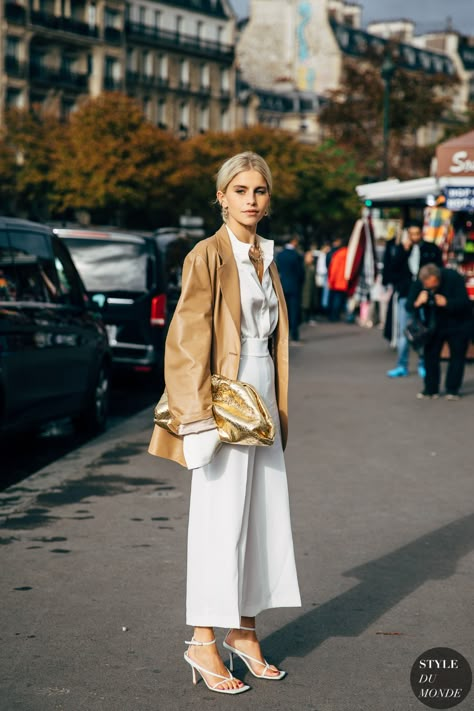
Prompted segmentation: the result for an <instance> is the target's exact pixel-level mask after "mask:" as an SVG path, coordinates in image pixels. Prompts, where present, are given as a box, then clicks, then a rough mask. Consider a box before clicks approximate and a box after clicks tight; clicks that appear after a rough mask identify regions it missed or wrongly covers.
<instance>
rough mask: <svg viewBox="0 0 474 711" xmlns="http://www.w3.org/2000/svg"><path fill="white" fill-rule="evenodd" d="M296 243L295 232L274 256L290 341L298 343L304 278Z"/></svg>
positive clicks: (302, 261) (300, 256)
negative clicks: (284, 300)
mask: <svg viewBox="0 0 474 711" xmlns="http://www.w3.org/2000/svg"><path fill="white" fill-rule="evenodd" d="M298 245H299V237H298V235H296V234H295V235H293V236H292V237H291V238H290V240H289V241H288V242H287V243H286V245H285V247H284V249H282V251H281V252H280V253H279V254H278V255H277V257H276V264H277V267H278V271H279V272H280V278H281V283H282V286H283V293H284V294H285V299H286V305H287V307H288V317H289V320H290V334H291V341H292V343H298V342H299V340H300V336H299V326H300V315H301V314H300V312H301V290H302V288H303V283H304V278H305V272H304V260H303V257H302V255H301V254H300V253H299V252H298Z"/></svg>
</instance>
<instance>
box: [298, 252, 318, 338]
mask: <svg viewBox="0 0 474 711" xmlns="http://www.w3.org/2000/svg"><path fill="white" fill-rule="evenodd" d="M315 299H316V264H315V261H314V254H313V250H312V249H308V250H307V251H306V252H305V253H304V282H303V290H302V294H301V314H302V316H301V320H302V322H303V323H308V324H310V325H311V326H314V325H315V323H316V321H315V320H314V318H313V317H314V304H315Z"/></svg>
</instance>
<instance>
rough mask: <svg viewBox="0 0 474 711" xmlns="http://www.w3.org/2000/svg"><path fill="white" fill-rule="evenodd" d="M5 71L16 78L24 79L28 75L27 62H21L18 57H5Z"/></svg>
mask: <svg viewBox="0 0 474 711" xmlns="http://www.w3.org/2000/svg"><path fill="white" fill-rule="evenodd" d="M5 72H6V73H7V74H8V76H9V77H14V78H15V79H24V78H25V77H26V75H27V71H26V64H25V62H21V61H20V60H19V59H17V57H9V56H8V54H7V56H6V57H5Z"/></svg>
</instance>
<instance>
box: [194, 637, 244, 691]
mask: <svg viewBox="0 0 474 711" xmlns="http://www.w3.org/2000/svg"><path fill="white" fill-rule="evenodd" d="M215 643H216V640H215V639H213V640H212V641H211V642H198V641H197V640H195V639H194V637H193V638H192V639H191V640H190V641H189V642H185V644H192V645H196V646H197V647H207V646H208V645H210V644H215ZM184 658H185V660H186V661H187V663H188V664H189V665H190V666H191V668H192V670H193V684H197V683H198V678H197V674H196V672H199V674H200V675H201V677H202V679H203V681H204V683H205V685H206V686H207V688H208V689H210V691H217V693H218V694H242V693H243V692H244V691H248V690H249V689H250V686H248V685H247V684H244V685H243V686H238V687H236V688H235V689H219V688H218V687H219V685H220V684H222V683H223V682H224V681H232V679H235V677H234V676H233V675H232V674H231V673H230V672H229V676H222V674H216V672H213V671H210V670H209V669H204V667H201V666H200V665H199V664H198V663H197V662H195V661H194V659H191V657H189V656H188V653H187V652H185V653H184ZM204 674H209V675H210V676H216V677H218V678H219V679H222V681H218V682H217V684H214V686H209V684H208V683H207V680H206V677H205V676H204Z"/></svg>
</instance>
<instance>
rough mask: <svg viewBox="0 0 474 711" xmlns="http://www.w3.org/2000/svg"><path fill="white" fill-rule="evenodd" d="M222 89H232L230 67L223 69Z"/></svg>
mask: <svg viewBox="0 0 474 711" xmlns="http://www.w3.org/2000/svg"><path fill="white" fill-rule="evenodd" d="M221 90H222V91H226V92H227V91H229V90H230V81H229V70H228V69H221Z"/></svg>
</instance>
